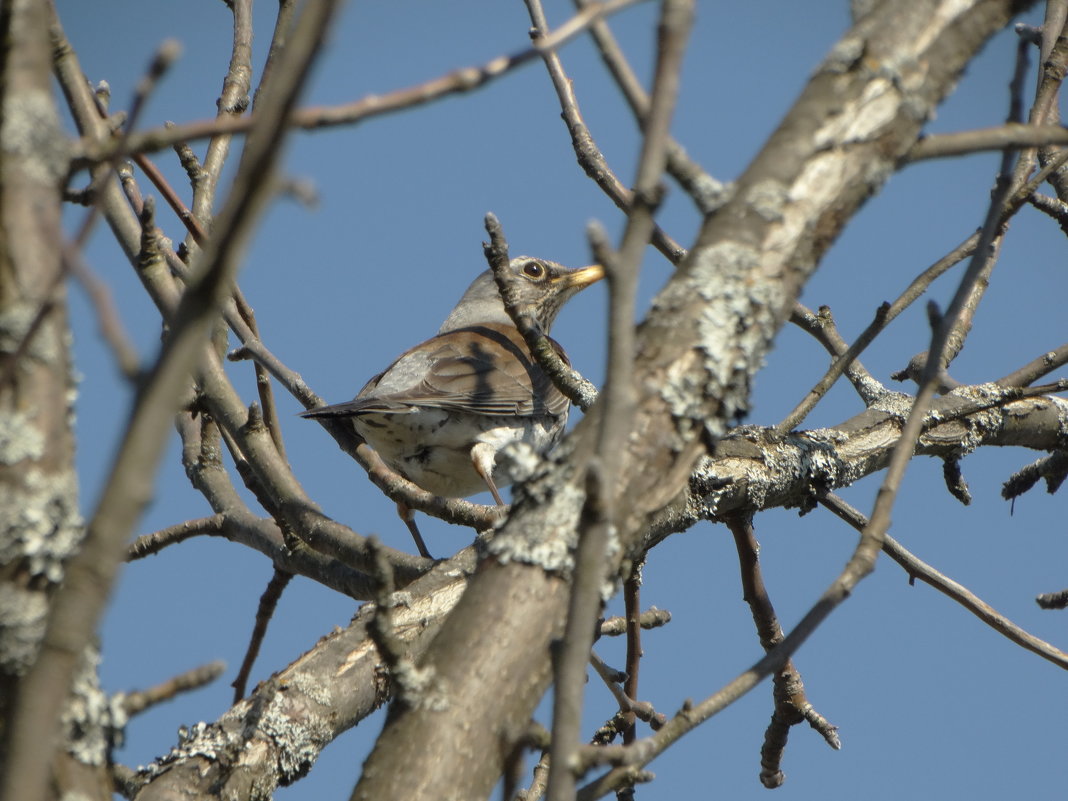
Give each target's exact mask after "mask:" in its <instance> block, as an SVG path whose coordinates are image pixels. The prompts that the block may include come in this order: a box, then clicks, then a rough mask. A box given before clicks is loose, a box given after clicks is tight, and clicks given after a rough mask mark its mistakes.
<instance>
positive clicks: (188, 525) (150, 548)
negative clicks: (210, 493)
mask: <svg viewBox="0 0 1068 801" xmlns="http://www.w3.org/2000/svg"><path fill="white" fill-rule="evenodd" d="M226 522H227V521H226V515H223V514H217V515H212V516H211V517H200V518H197V519H196V520H186V521H185V522H184V523H178V524H177V525H173V526H168V527H167V528H161V529H160V530H159V531H154V532H152V533H151V534H142V535H141V536H140V537H138V538H137V539H136V540H134V541H133V542H132V543H130V546H129V547H128V548H127V549H126V561H127V562H135V561H137V560H138V559H144V558H145V557H146V556H155V555H156V554H158V553H159V552H160V551H162V550H163V549H164V548H166V547H168V546H170V545H177V544H178V543H180V542H185V541H186V540H189V539H192V538H193V537H204V536H208V537H225V536H226Z"/></svg>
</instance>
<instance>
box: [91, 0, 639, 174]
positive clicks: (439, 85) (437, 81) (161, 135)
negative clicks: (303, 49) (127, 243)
mask: <svg viewBox="0 0 1068 801" xmlns="http://www.w3.org/2000/svg"><path fill="white" fill-rule="evenodd" d="M641 1H642V0H607V1H606V2H603V3H597V4H594V5H591V6H590V8H588V9H586V10H584V11H583V12H581V13H579V14H576V15H575V16H574V17H572V18H571V19H570V20H569V21H568V22H566V23H564V24H563V25H561V26H560V27H559V28H557V29H556V30H554V31H553V32H552V33H550V34H549V35H548V36H546V37H544V38H543V39H542V40H540V41H539V42H538V43H537V44H535V45H534V46H532V47H530V48H528V49H526V50H521V51H520V52H518V53H515V54H513V55H511V56H498V57H497V58H494V59H492V60H490V61H488V62H486V63H485V64H482V65H480V66H473V67H465V68H462V69H458V70H454V71H453V72H450V73H448V74H446V75H443V76H441V77H439V78H433V79H431V80H429V81H426V82H424V83H421V84H418V85H416V86H412V87H409V88H406V89H398V90H396V91H393V92H386V93H384V94H372V95H369V96H367V97H365V98H363V99H361V100H357V101H355V102H353V103H346V104H344V105H340V106H317V107H311V108H304V109H299V110H296V111H293V112H291V113H290V114H289V115H288V117H287V118H286V119H285V120H284V121H283V122H282V123H280V124H282V125H284V126H285V127H288V128H302V129H304V130H315V129H317V128H324V127H328V126H336V125H353V124H355V123H357V122H362V121H363V120H366V119H369V118H371V117H377V116H381V115H383V114H391V113H393V112H397V111H402V110H404V109H408V108H411V107H413V106H418V105H423V104H425V103H429V102H432V101H434V100H439V99H441V98H443V97H447V96H449V95H452V94H462V93H465V92H470V91H472V90H474V89H478V88H480V87H482V86H484V85H486V84H487V83H489V82H491V81H493V80H496V79H497V78H500V77H501V76H502V75H505V74H507V73H508V72H510V71H511V70H514V69H515V68H516V67H519V66H520V65H522V64H525V63H526V62H528V61H530V60H531V59H534V58H537V57H538V56H539V55H541V54H542V53H543V52H547V51H552V50H555V49H556V48H558V47H560V46H561V45H563V44H565V43H566V42H567V41H569V40H570V39H572V38H574V37H575V36H577V35H578V34H579V33H581V32H582V31H583V30H585V28H586V27H587V26H588V25H589V24H590V23H591V22H592V21H593V20H595V19H598V18H600V17H603V16H605V15H607V14H614V13H616V12H618V11H620V10H622V9H624V8H627V7H628V6H631V5H635V4H636V3H638V2H641ZM260 116H261V115H260V113H259V109H258V108H257V112H256V113H255V114H252V115H250V116H245V117H234V118H229V119H222V120H201V121H198V122H191V123H186V124H184V125H175V126H173V127H169V128H159V129H156V130H151V131H144V132H142V133H140V134H133V135H131V136H130V138H129V140H128V141H127V142H126V146H125V148H124V149H119V148H117V147H116V146H115V144H114V143H112V142H100V141H96V140H92V139H83V140H82V143H81V144H82V154H83V155H82V158H83V159H85V160H86V161H89V162H99V161H105V160H107V159H111V158H116V157H121V156H123V155H127V154H130V153H149V152H153V151H156V150H163V149H165V148H168V147H171V146H172V145H174V143H175V142H191V141H194V140H197V139H203V138H205V137H209V136H215V135H218V134H236V133H248V132H249V131H252V130H254V129H255V128H256V127H257V126H258V125H260V124H261V119H260Z"/></svg>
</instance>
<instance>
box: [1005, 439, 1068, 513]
mask: <svg viewBox="0 0 1068 801" xmlns="http://www.w3.org/2000/svg"><path fill="white" fill-rule="evenodd" d="M1066 477H1068V453H1066V452H1065V451H1054V452H1053V453H1051V454H1050V455H1049V456H1044V457H1043V458H1041V459H1039V460H1038V461H1036V462H1032V463H1031V464H1029V465H1027V466H1026V467H1024V468H1022V469H1020V470H1018V471H1017V472H1015V473H1013V474H1012V475H1011V476H1009V478H1008V480H1007V481H1006V482H1005V484H1004V485H1003V486H1002V488H1001V497H1002V498H1005V499H1006V500H1012V501H1015V500H1016V498H1018V497H1019V496H1021V495H1023V494H1024V493H1025V492H1027V491H1028V490H1029V489H1031V488H1032V487H1033V486H1035V484H1037V483H1038V481H1039V480H1040V479H1045V480H1046V492H1048V493H1049V494H1050V495H1052V494H1053V493H1055V492H1056V491H1057V490H1059V489H1060V488H1061V484H1063V483H1064V479H1065V478H1066Z"/></svg>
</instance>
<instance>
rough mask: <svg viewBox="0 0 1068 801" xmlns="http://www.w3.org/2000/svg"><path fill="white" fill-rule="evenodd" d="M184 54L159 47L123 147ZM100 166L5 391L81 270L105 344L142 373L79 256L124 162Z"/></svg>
mask: <svg viewBox="0 0 1068 801" xmlns="http://www.w3.org/2000/svg"><path fill="white" fill-rule="evenodd" d="M50 13H51V15H52V25H53V27H54V28H56V29H58V27H59V23H58V20H57V19H56V17H55V9H54V8H52V9H51V12H50ZM180 53H181V45H179V44H178V42H177V41H176V40H174V39H167V40H166V41H164V42H163V43H162V44H161V45H160V46H159V48H157V50H156V52H155V54H154V55H153V57H152V61H151V62H149V65H148V69H147V70H146V71H145V74H144V75H143V76H142V77H141V80H140V81H138V84H137V87H136V88H135V90H134V96H133V99H132V100H131V103H130V113H129V115H128V116H127V124H126V128H125V130H124V131H123V132H122V133H121V134H120V135H119V137H118V142H119V143H120V144H121V145H122V146H125V144H126V143H127V142H128V141H129V136H130V132H131V130H132V128H133V126H134V125H135V124H136V123H137V121H138V120H139V119H140V116H141V111H142V110H143V109H144V106H145V102H146V101H147V99H148V97H149V96H150V95H151V93H152V91H153V90H154V89H155V87H156V85H157V83H158V82H159V80H160V79H161V78H162V77H163V76H164V75H165V74H166V72H167V70H168V69H170V67H171V65H172V64H173V63H174V62H175V60H176V59H177V58H178V56H179V54H180ZM101 101H102V98H100V97H99V96H96V101H95V102H101ZM102 115H103V116H104V117H107V110H106V109H104V110H103V111H102ZM100 162H101V163H100V164H98V166H97V167H96V169H94V170H93V172H92V174H93V178H92V182H91V183H90V185H89V188H88V189H86V193H87V194H88V195H89V197H90V198H92V202H91V205H90V206H89V208H88V210H87V211H86V213H85V216H84V217H83V218H82V221H81V224H80V225H79V226H78V232H77V233H76V234H75V235H74V239H73V241H72V243H71V244H69V245H64V246H63V248H62V249H61V255H62V257H63V258H62V261H61V269H60V270H59V271H58V272H57V273H56V274H55V275H54V276H53V278H52V286H51V287H50V288H49V290H48V291H47V292H45V293H44V295H43V296H44V297H46V298H49V300H47V301H45V302H44V303H42V304H41V306H40V308H38V310H37V313H36V315H35V316H34V318H33V320H32V321H31V322H30V324H29V326H27V328H26V330H25V333H24V334H23V337H22V339H21V340H20V341H19V343H18V345H16V346H15V348H14V349H13V350H11V351H10V354H9V355H7V356H6V358H5V359H4V363H3V365H2V368H3V369H2V370H0V386H5V385H7V384H9V383H10V382H11V381H12V380H13V376H14V369H15V366H16V365H17V364H18V362H19V361H20V360H21V358H22V356H23V355H25V353H26V351H27V350H28V349H29V346H30V343H31V342H32V341H33V337H34V336H35V335H36V333H37V331H38V330H40V327H41V324H42V323H43V322H44V320H45V318H46V317H47V316H48V315H49V314H50V313H51V311H52V309H53V307H54V301H53V300H51V298H52V297H53V296H54V295H55V293H56V291H57V290H58V289H59V287H60V285H61V284H62V283H63V280H64V279H65V278H66V277H67V275H68V274H70V272H71V271H72V270H76V271H77V275H78V277H79V279H80V280H81V281H82V282H83V285H84V286H85V288H86V291H87V292H88V293H89V296H90V299H91V300H92V302H93V305H94V307H95V308H96V311H97V315H98V318H99V320H100V325H101V328H102V330H103V332H104V336H105V339H106V340H107V341H108V343H109V344H110V345H111V346H112V349H113V350H114V352H115V355H116V359H117V361H118V362H119V366H120V369H121V370H122V371H123V373H124V374H125V375H127V377H131V376H134V375H136V373H137V372H138V365H139V360H138V359H137V358H136V351H135V350H134V349H133V347H132V346H130V344H129V338H128V337H127V336H126V334H125V333H124V332H123V330H122V326H121V323H120V322H119V318H118V315H117V314H116V313H115V311H114V304H113V303H111V302H110V298H109V295H108V292H107V290H106V289H105V288H103V286H102V284H101V283H100V282H99V281H96V280H95V279H94V276H93V275H92V273H91V271H90V270H89V269H88V267H87V266H85V264H84V262H82V261H81V258H80V256H79V255H78V254H80V253H81V251H82V250H84V248H85V245H86V244H87V243H88V241H89V237H90V236H91V234H92V232H93V228H94V226H95V224H96V221H97V219H99V217H100V213H101V197H102V188H103V187H104V186H105V185H106V184H107V183H108V182H109V181H110V180H111V178H112V176H113V175H114V174H115V172H116V170H117V169H118V163H119V157H118V156H111V157H109V158H106V159H101V160H100Z"/></svg>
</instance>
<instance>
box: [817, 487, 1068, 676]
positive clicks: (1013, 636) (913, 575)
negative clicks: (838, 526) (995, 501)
mask: <svg viewBox="0 0 1068 801" xmlns="http://www.w3.org/2000/svg"><path fill="white" fill-rule="evenodd" d="M819 501H820V503H822V504H823V505H824V506H826V507H827V508H828V509H830V510H831V511H832V512H834V514H835V515H837V516H838V517H840V518H841V519H842V520H844V521H845V522H847V523H849V525H851V526H852V527H853V528H855V529H857V530H858V531H860V530H862V529H866V528H867V527H869V526H870V523H869V521H868V520H867V518H865V517H864V515H863V514H861V513H860V512H859V511H858V510H857V509H854V508H853V507H852V506H850V505H849V503H847V502H846V501H845V500H843V499H842V498H840V497H839V496H837V495H835V494H834V493H833V492H826V493H820V494H819ZM883 551H885V552H886V555H887V556H889V557H890V558H891V559H893V560H894V561H895V562H897V563H898V564H899V565H901V567H903V568H904V569H905V572H907V573H908V574H909V579H910V580H912V579H917V578H918V579H919V580H920V581H922V582H924V583H925V584H929V585H930V586H932V587H934V588H935V589H936V590H938V591H939V592H940V593H942V594H943V595H947V596H949V597H950V598H952V599H953V600H954V601H956V602H957V603H959V604H960V605H961V606H963V607H964V608H965V609H967V610H968V611H969V612H971V613H972V614H973V615H975V616H976V617H977V618H979V619H980V620H982V621H983V622H984V623H986V624H987V625H988V626H990V627H991V628H992V629H994V631H996V632H998V633H999V634H1002V635H1003V636H1005V637H1007V638H1008V639H1009V640H1011V641H1012V642H1014V643H1016V644H1017V645H1019V646H1021V647H1022V648H1025V649H1026V650H1028V651H1031V652H1032V653H1034V654H1038V655H1039V656H1040V657H1042V658H1043V659H1046V660H1048V661H1050V662H1052V663H1053V664H1055V665H1057V666H1058V667H1061V668H1064V669H1066V670H1068V653H1065V652H1064V651H1061V650H1060V649H1059V648H1056V647H1054V646H1052V645H1050V644H1049V643H1048V642H1046V641H1044V640H1040V639H1039V638H1038V637H1035V636H1034V635H1033V634H1029V633H1028V632H1026V631H1024V630H1023V629H1022V628H1020V627H1019V626H1017V625H1016V624H1015V623H1013V622H1012V621H1011V620H1009V619H1008V618H1007V617H1005V616H1004V615H1002V614H1001V613H1000V612H998V611H997V610H995V609H994V608H993V607H992V606H990V605H989V604H988V603H986V602H985V601H983V600H982V599H981V598H980V597H979V596H977V595H975V593H973V592H971V591H970V590H968V589H967V588H966V587H964V586H962V585H960V584H958V583H957V582H955V581H953V580H952V579H951V578H949V577H948V576H946V575H944V574H942V573H940V572H939V571H937V570H935V569H934V568H933V567H931V566H930V565H929V564H927V563H926V562H924V561H923V560H921V559H919V558H917V557H916V556H914V555H913V554H912V553H910V552H909V551H908V550H906V549H905V548H904V547H903V546H902V545H901V543H899V542H897V540H895V539H893V538H892V537H890V536H887V537H886V539H885V540H884V542H883Z"/></svg>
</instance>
